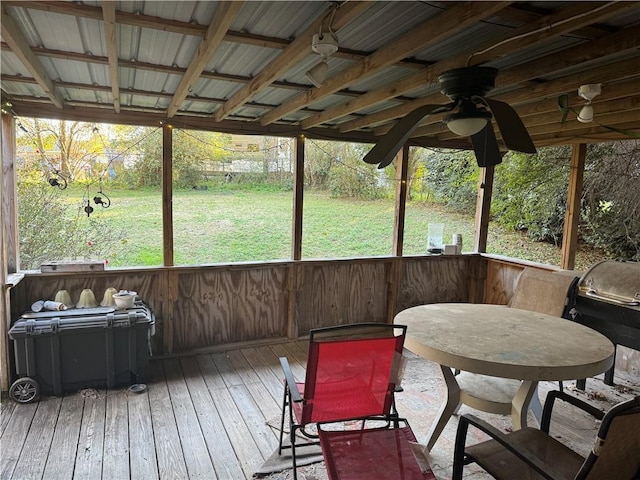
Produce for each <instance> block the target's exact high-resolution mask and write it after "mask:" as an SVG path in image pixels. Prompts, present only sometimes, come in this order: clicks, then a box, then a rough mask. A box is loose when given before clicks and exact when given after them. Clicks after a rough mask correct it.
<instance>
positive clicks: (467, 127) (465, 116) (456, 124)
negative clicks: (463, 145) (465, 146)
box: [444, 110, 491, 137]
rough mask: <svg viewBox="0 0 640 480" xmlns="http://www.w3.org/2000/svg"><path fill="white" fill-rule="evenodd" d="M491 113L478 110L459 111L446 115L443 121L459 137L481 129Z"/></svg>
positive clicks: (467, 135) (472, 133)
mask: <svg viewBox="0 0 640 480" xmlns="http://www.w3.org/2000/svg"><path fill="white" fill-rule="evenodd" d="M490 118H491V114H490V113H489V112H483V111H480V110H475V111H464V110H463V111H461V112H458V113H452V114H451V115H447V116H446V117H445V119H444V121H445V122H446V123H447V127H448V128H449V130H451V131H452V132H453V133H455V134H456V135H459V136H461V137H470V136H471V135H475V134H476V133H478V132H479V131H480V130H482V129H483V128H484V127H485V126H486V125H487V122H488V121H489V119H490Z"/></svg>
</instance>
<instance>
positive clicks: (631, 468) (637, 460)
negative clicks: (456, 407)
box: [453, 390, 640, 480]
mask: <svg viewBox="0 0 640 480" xmlns="http://www.w3.org/2000/svg"><path fill="white" fill-rule="evenodd" d="M556 398H558V399H561V400H564V401H566V402H568V403H570V404H572V405H574V406H576V407H578V408H580V409H581V410H584V411H585V412H587V413H589V414H591V415H593V416H594V417H595V418H596V419H598V420H602V423H601V424H600V428H599V430H598V434H597V437H596V440H595V444H594V446H593V449H592V451H591V452H590V453H589V455H588V456H587V457H586V458H584V457H582V456H581V455H579V454H578V453H576V452H574V451H573V450H571V449H570V448H569V447H567V446H566V445H564V444H562V443H560V442H559V441H558V440H556V439H555V438H554V437H553V436H552V435H550V434H549V424H550V421H551V413H552V409H553V405H554V401H555V399H556ZM469 425H473V426H474V427H476V428H478V429H480V430H481V431H483V432H485V433H486V434H488V435H489V436H490V437H491V439H490V440H487V441H484V442H481V443H478V444H476V445H471V446H465V443H466V436H467V431H468V428H469ZM470 463H477V464H478V465H480V466H481V467H482V468H483V469H484V470H486V471H487V472H488V473H489V474H491V475H492V476H493V477H494V478H496V479H498V480H500V479H514V478H518V479H523V480H532V479H551V480H559V479H562V480H567V479H574V480H598V479H599V480H604V479H610V478H615V479H616V480H636V479H638V478H640V396H637V397H635V398H633V399H631V400H627V401H626V402H622V403H619V404H618V405H616V406H614V407H613V408H611V409H610V410H609V411H608V412H607V413H606V414H605V413H603V412H601V411H600V410H598V409H597V408H595V407H594V406H592V405H589V404H588V403H586V402H584V401H582V400H580V399H578V398H575V397H572V396H570V395H568V394H566V393H565V392H561V391H557V390H554V391H551V392H549V394H548V395H547V400H546V402H545V406H544V412H543V414H542V424H541V426H540V430H538V429H534V428H530V427H527V428H523V429H522V430H517V431H514V432H511V433H509V434H505V433H502V432H500V431H499V430H498V429H496V428H495V427H493V426H491V425H489V424H488V423H487V422H484V421H483V420H480V419H479V418H477V417H474V416H473V415H462V416H460V421H459V423H458V432H457V435H456V443H455V448H454V456H453V479H454V480H460V479H462V471H463V468H464V465H467V464H470Z"/></svg>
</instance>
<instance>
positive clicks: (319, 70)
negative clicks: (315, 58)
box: [305, 58, 329, 87]
mask: <svg viewBox="0 0 640 480" xmlns="http://www.w3.org/2000/svg"><path fill="white" fill-rule="evenodd" d="M328 71H329V64H328V63H327V59H326V58H323V59H322V61H321V62H320V63H318V64H317V65H315V66H313V67H311V68H310V69H309V70H307V73H305V77H307V80H309V81H310V82H311V83H312V84H314V85H315V86H316V87H319V86H320V85H322V82H324V79H325V78H327V72H328Z"/></svg>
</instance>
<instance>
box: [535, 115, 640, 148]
mask: <svg viewBox="0 0 640 480" xmlns="http://www.w3.org/2000/svg"><path fill="white" fill-rule="evenodd" d="M585 125H587V126H585V127H584V128H582V129H579V130H572V131H561V132H552V133H548V134H541V135H538V136H536V138H535V143H536V146H539V147H543V146H550V145H566V144H567V143H579V142H585V143H598V142H603V141H608V142H614V141H620V140H631V138H632V137H626V136H624V135H621V134H619V133H615V132H612V131H611V130H608V129H607V128H605V127H603V126H600V125H597V124H594V125H591V124H585ZM616 128H619V129H621V130H626V131H630V132H634V133H635V134H636V135H640V127H639V126H638V122H637V121H631V122H628V123H620V124H617V125H616Z"/></svg>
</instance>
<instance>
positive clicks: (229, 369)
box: [211, 352, 242, 387]
mask: <svg viewBox="0 0 640 480" xmlns="http://www.w3.org/2000/svg"><path fill="white" fill-rule="evenodd" d="M211 359H212V360H213V363H215V364H216V368H217V369H218V372H220V376H221V377H222V379H223V380H224V383H225V385H226V386H227V387H232V386H233V385H242V378H241V377H240V375H239V374H238V372H236V368H235V367H234V365H233V363H231V360H230V359H229V356H228V354H227V352H222V353H214V354H212V355H211Z"/></svg>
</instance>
